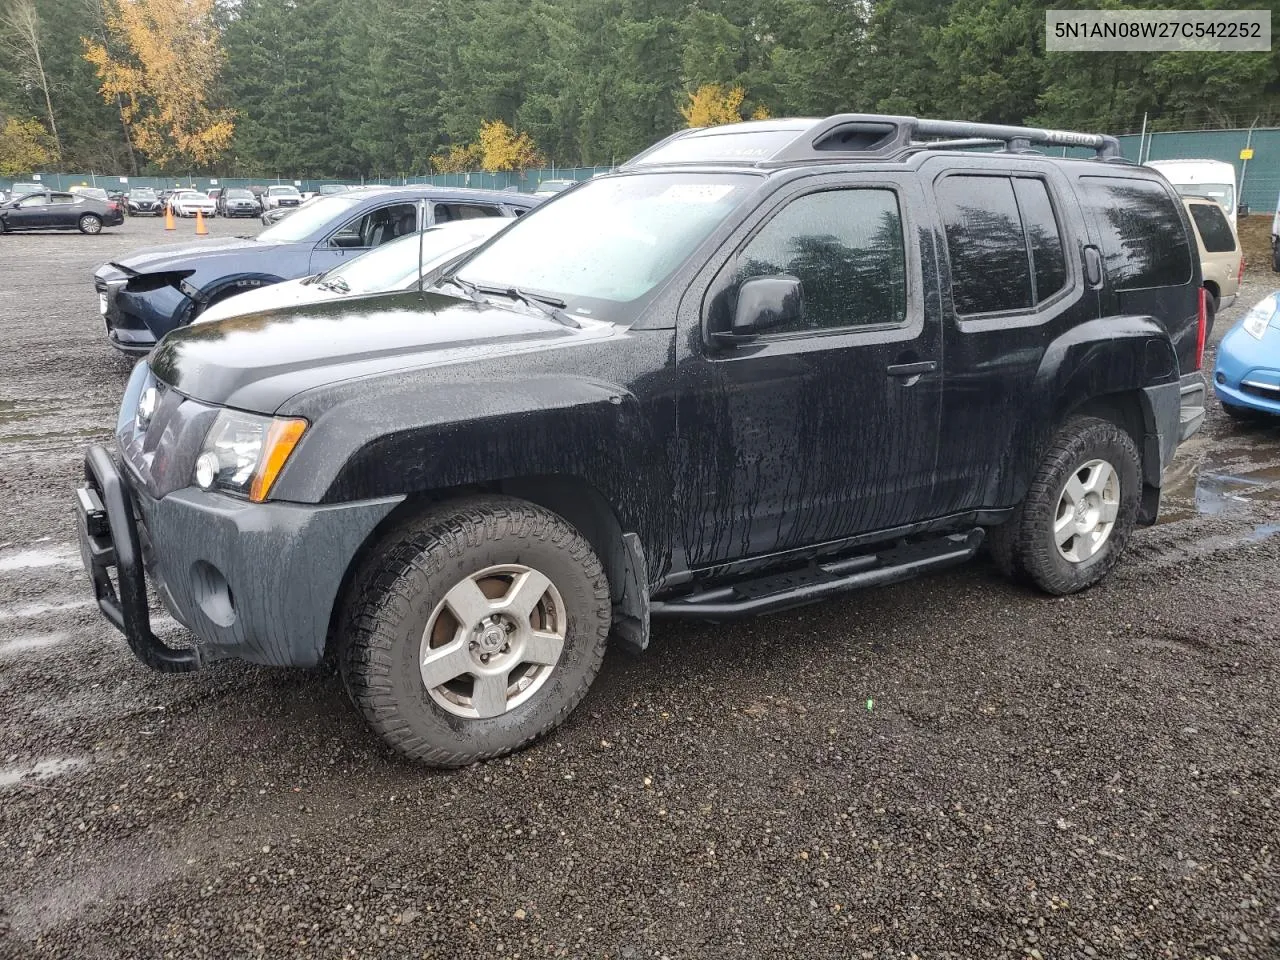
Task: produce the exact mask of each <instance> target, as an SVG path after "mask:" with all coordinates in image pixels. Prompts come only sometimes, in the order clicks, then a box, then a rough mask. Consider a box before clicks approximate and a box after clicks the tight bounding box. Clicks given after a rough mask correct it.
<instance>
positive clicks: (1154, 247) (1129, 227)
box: [1080, 177, 1191, 291]
mask: <svg viewBox="0 0 1280 960" xmlns="http://www.w3.org/2000/svg"><path fill="white" fill-rule="evenodd" d="M1080 187H1081V190H1082V191H1083V193H1084V197H1085V200H1086V202H1087V203H1088V204H1089V206H1090V207H1091V208H1092V210H1093V214H1094V218H1095V219H1096V221H1097V224H1098V230H1099V233H1100V237H1099V239H1100V240H1101V243H1100V244H1099V245H1100V246H1101V248H1102V258H1103V262H1104V263H1105V264H1106V268H1107V275H1108V276H1109V277H1110V278H1111V282H1112V283H1113V284H1114V285H1115V288H1116V289H1117V290H1121V291H1123V290H1143V289H1146V288H1149V287H1180V286H1182V285H1183V284H1184V283H1186V282H1187V281H1188V280H1190V279H1191V246H1190V243H1189V242H1188V240H1187V231H1186V228H1185V227H1184V226H1183V224H1182V217H1181V216H1179V214H1178V208H1177V207H1176V206H1175V204H1174V200H1173V197H1172V196H1171V195H1170V194H1169V193H1168V191H1166V190H1165V188H1164V187H1163V186H1162V185H1161V184H1159V183H1157V182H1155V181H1153V180H1138V179H1130V178H1124V179H1121V178H1119V177H1081V178H1080Z"/></svg>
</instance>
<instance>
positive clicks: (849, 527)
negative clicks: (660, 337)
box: [677, 174, 941, 568]
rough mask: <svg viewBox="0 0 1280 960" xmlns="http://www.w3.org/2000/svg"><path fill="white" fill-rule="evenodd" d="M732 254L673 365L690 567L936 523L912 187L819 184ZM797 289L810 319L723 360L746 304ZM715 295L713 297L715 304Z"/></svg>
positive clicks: (935, 341)
mask: <svg viewBox="0 0 1280 960" xmlns="http://www.w3.org/2000/svg"><path fill="white" fill-rule="evenodd" d="M771 199H772V202H771V203H769V204H767V205H766V206H765V207H764V208H763V209H762V210H761V211H760V212H759V213H758V214H757V215H755V216H754V217H753V218H752V219H750V220H749V221H747V223H745V224H744V225H743V226H742V227H741V228H739V230H738V232H737V233H736V234H735V236H734V237H733V238H731V239H730V240H729V241H728V243H727V248H722V252H721V259H719V260H716V261H714V262H713V264H712V265H710V266H709V267H708V270H709V271H714V273H713V275H712V277H711V279H710V281H709V283H708V284H707V285H706V286H705V287H698V286H697V285H695V287H694V288H693V289H691V292H690V295H692V296H695V297H700V307H699V315H698V317H699V321H700V323H699V325H698V327H697V329H696V330H693V331H690V334H691V336H689V337H688V338H685V337H684V336H682V338H681V339H682V341H683V345H682V347H681V348H680V349H681V350H686V351H687V352H685V353H683V354H678V356H677V376H678V383H679V400H678V406H677V433H678V437H679V444H680V452H679V462H680V469H681V484H680V486H681V496H680V509H681V511H682V513H683V520H684V523H683V526H684V537H685V547H686V550H687V552H688V562H689V565H690V566H691V567H694V568H697V567H706V566H708V565H713V564H717V563H721V562H726V561H732V560H738V559H742V558H746V557H752V556H758V555H760V554H763V553H774V552H779V551H785V550H791V549H796V548H802V547H807V546H810V545H814V544H820V543H823V542H828V541H834V540H840V539H844V538H848V537H852V536H855V535H857V534H861V533H868V532H871V531H879V530H884V529H887V528H891V527H894V526H897V525H899V524H903V523H909V522H911V521H914V520H918V519H920V518H921V516H922V515H923V514H927V512H928V509H929V501H930V494H931V489H932V485H933V468H934V456H935V453H936V449H937V439H938V417H939V402H940V396H941V377H940V360H941V354H940V348H941V344H940V341H939V335H938V316H937V312H936V308H932V309H931V303H930V301H931V300H932V298H931V297H930V293H931V292H932V291H933V287H932V286H926V285H924V284H923V283H922V282H921V262H922V259H925V258H928V260H929V265H930V268H932V266H933V264H932V256H931V250H930V249H926V248H924V247H922V240H923V239H927V234H922V233H921V232H920V231H919V227H918V220H917V210H918V207H919V204H920V202H921V201H922V199H923V196H922V193H921V191H920V188H919V185H918V184H917V183H916V182H915V181H914V180H913V179H910V178H905V177H897V176H894V175H887V174H885V175H882V174H876V175H873V176H870V177H868V178H867V179H866V180H862V179H859V180H858V181H856V182H849V180H848V179H847V178H835V177H822V178H818V177H812V178H806V179H805V180H804V181H801V182H799V183H797V184H793V185H792V186H790V187H787V188H783V190H782V191H780V193H779V194H775V196H774V197H773V198H771ZM761 276H791V277H795V278H798V279H799V280H800V283H801V288H802V301H803V317H802V318H801V319H800V320H799V321H797V322H795V323H793V324H792V325H791V326H789V327H788V326H780V327H774V328H770V329H769V330H768V331H767V332H765V333H762V334H761V335H760V336H759V337H758V338H756V339H754V340H751V341H749V342H743V343H732V342H728V343H726V342H724V341H723V340H722V339H717V338H716V337H715V335H714V334H715V332H716V331H720V330H726V329H727V328H728V326H729V323H730V318H731V317H732V315H733V311H734V309H735V307H736V303H737V296H738V290H739V288H740V287H741V285H742V283H743V282H745V281H746V280H748V279H750V278H753V277H761ZM704 291H705V292H704ZM682 311H683V308H682Z"/></svg>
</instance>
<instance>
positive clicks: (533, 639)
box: [339, 497, 611, 767]
mask: <svg viewBox="0 0 1280 960" xmlns="http://www.w3.org/2000/svg"><path fill="white" fill-rule="evenodd" d="M610 620H611V605H610V599H609V583H608V580H607V579H606V578H605V575H604V572H603V569H602V568H601V564H600V561H599V559H598V558H597V557H596V555H595V552H594V551H593V550H592V549H591V545H590V544H589V543H588V542H587V541H586V540H585V539H584V538H583V537H582V535H581V534H579V533H578V532H577V530H575V529H574V528H573V527H572V526H570V525H569V524H568V523H567V522H566V521H565V520H564V519H562V518H561V517H559V516H557V515H556V514H554V513H551V512H550V511H548V510H544V509H543V508H541V507H537V506H534V505H533V504H530V503H526V502H524V501H520V500H514V499H511V498H506V497H478V498H475V499H471V500H466V501H461V502H455V503H452V504H445V505H443V506H441V507H438V508H436V509H434V510H432V511H431V512H429V513H426V514H424V515H423V516H420V517H419V518H418V519H417V520H415V521H413V522H411V523H410V524H408V525H407V526H406V527H405V528H404V529H402V530H400V531H398V532H397V533H396V534H393V535H392V537H391V538H390V539H389V540H388V541H386V542H385V543H384V544H383V545H382V546H381V547H380V548H379V549H377V550H376V551H375V552H374V554H373V555H372V557H371V559H370V561H369V566H368V568H367V570H366V571H365V572H364V573H363V575H362V576H361V577H359V578H358V579H357V584H356V587H355V589H354V591H353V602H352V605H351V608H350V615H349V618H347V619H346V623H345V625H344V627H343V630H344V634H345V636H343V637H342V638H341V641H340V642H341V643H342V649H341V650H340V654H339V663H340V665H341V669H342V675H343V679H344V681H345V683H346V686H347V690H348V692H349V693H350V695H351V698H352V700H353V701H354V702H355V704H356V706H357V707H358V708H359V709H360V711H361V713H363V714H364V716H365V719H366V720H367V721H368V722H369V724H370V726H372V727H373V729H374V730H375V731H376V732H377V733H378V734H379V735H380V736H381V737H382V739H383V740H384V741H386V743H387V744H389V745H390V746H391V747H392V748H393V749H395V750H396V751H397V752H399V753H401V754H403V755H405V756H407V757H410V758H411V759H414V760H422V761H425V762H427V763H430V764H433V765H435V766H441V767H458V766H464V765H466V764H469V763H475V762H476V761H478V760H485V759H489V758H491V757H496V756H500V755H502V754H504V753H509V752H510V751H512V750H516V749H518V748H520V747H522V746H524V745H526V744H528V743H530V742H531V741H532V740H534V739H536V738H537V737H539V736H541V735H542V734H544V733H546V732H547V731H549V730H551V729H552V728H553V727H555V726H557V725H558V724H559V723H560V722H561V721H563V720H564V719H565V717H567V716H568V715H569V713H570V712H571V711H572V710H573V708H574V707H575V706H576V705H577V703H578V701H580V700H581V699H582V697H583V696H584V695H585V694H586V692H587V688H588V687H589V686H590V685H591V682H592V680H594V679H595V675H596V673H597V672H598V671H599V669H600V663H601V661H602V659H603V657H604V649H605V641H606V638H607V636H608V633H609V626H610Z"/></svg>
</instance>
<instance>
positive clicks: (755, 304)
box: [714, 273, 804, 343]
mask: <svg viewBox="0 0 1280 960" xmlns="http://www.w3.org/2000/svg"><path fill="white" fill-rule="evenodd" d="M803 319H804V297H803V295H802V292H801V287H800V279H799V278H798V277H793V276H792V275H791V274H789V273H783V274H778V275H776V276H772V277H752V278H751V279H750V280H746V281H744V282H743V283H742V285H741V286H740V287H738V306H737V308H736V309H735V310H734V311H733V326H732V327H730V328H729V329H728V330H724V331H721V332H718V333H716V334H714V336H715V338H716V339H717V340H720V341H721V342H724V343H745V342H747V341H750V340H753V339H755V337H756V336H757V335H759V334H760V333H762V332H764V331H766V330H769V329H771V328H774V327H781V326H788V325H791V324H795V323H799V322H800V321H801V320H803Z"/></svg>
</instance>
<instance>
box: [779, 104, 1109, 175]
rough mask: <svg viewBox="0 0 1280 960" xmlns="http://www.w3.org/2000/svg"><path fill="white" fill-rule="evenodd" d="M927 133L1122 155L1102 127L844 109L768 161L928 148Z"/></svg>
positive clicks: (1016, 146) (950, 143) (1013, 146)
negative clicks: (1077, 129)
mask: <svg viewBox="0 0 1280 960" xmlns="http://www.w3.org/2000/svg"><path fill="white" fill-rule="evenodd" d="M873 137H874V138H875V139H872V138H873ZM927 137H936V138H939V139H941V140H943V142H944V145H945V147H954V141H955V140H978V141H988V142H989V143H990V145H993V146H994V145H995V144H997V143H1004V144H1005V146H1006V148H1007V149H1009V150H1026V149H1029V148H1030V147H1031V146H1032V144H1038V145H1041V146H1046V147H1085V148H1088V149H1091V150H1093V151H1094V154H1095V156H1096V157H1097V158H1098V159H1099V160H1109V159H1111V158H1112V157H1118V156H1120V141H1118V140H1117V139H1116V138H1115V137H1109V136H1106V135H1105V134H1100V133H1074V132H1072V131H1069V130H1042V129H1037V128H1035V127H1014V126H1006V125H1003V124H996V123H969V122H967V121H964V120H927V119H920V118H918V117H893V116H881V115H878V114H873V113H842V114H837V115H835V116H833V117H827V119H825V120H823V121H820V122H819V123H817V124H816V125H814V126H813V127H812V128H811V129H810V130H808V131H806V132H805V133H804V135H803V136H800V137H797V138H796V139H795V140H794V141H792V142H791V143H790V144H788V145H787V146H786V147H785V148H783V149H782V150H780V151H778V152H777V153H776V154H774V156H772V157H770V158H769V162H770V163H794V162H795V161H797V160H804V159H810V160H817V159H827V158H829V159H835V157H832V156H831V155H832V154H837V155H840V154H844V155H847V156H849V157H850V158H852V157H854V156H876V157H882V156H893V155H897V154H900V153H902V152H904V151H906V150H912V149H921V148H924V149H928V148H929V144H928V143H927V142H925V143H921V142H920V141H921V140H922V139H923V138H927ZM970 145H971V146H978V145H979V144H970ZM849 147H852V149H849Z"/></svg>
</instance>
